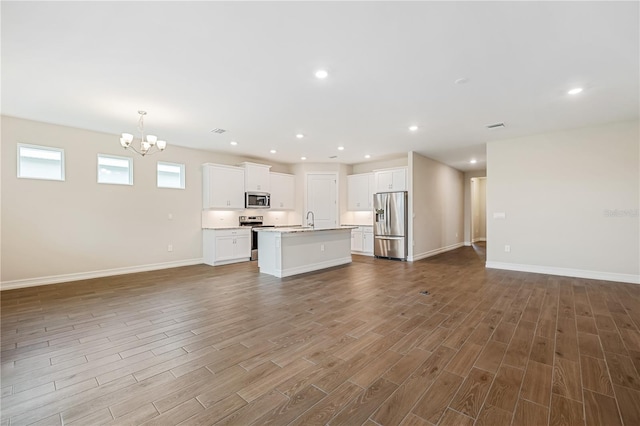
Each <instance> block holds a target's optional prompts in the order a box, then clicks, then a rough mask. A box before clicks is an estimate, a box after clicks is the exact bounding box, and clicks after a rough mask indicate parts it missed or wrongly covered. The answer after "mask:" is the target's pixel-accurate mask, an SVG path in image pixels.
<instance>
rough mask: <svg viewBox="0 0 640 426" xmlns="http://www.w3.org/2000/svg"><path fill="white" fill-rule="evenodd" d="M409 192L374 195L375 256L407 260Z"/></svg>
mask: <svg viewBox="0 0 640 426" xmlns="http://www.w3.org/2000/svg"><path fill="white" fill-rule="evenodd" d="M407 207H408V202H407V192H406V191H402V192H380V193H377V194H374V195H373V212H374V214H375V217H374V219H373V254H374V255H375V256H377V257H388V258H391V259H401V260H407Z"/></svg>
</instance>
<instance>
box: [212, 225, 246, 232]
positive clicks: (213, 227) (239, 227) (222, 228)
mask: <svg viewBox="0 0 640 426" xmlns="http://www.w3.org/2000/svg"><path fill="white" fill-rule="evenodd" d="M202 229H214V230H216V231H219V230H224V229H251V228H249V227H248V226H212V227H209V226H205V227H203V228H202Z"/></svg>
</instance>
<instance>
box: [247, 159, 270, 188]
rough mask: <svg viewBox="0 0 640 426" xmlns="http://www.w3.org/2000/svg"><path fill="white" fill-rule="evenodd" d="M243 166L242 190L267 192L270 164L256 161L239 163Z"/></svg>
mask: <svg viewBox="0 0 640 426" xmlns="http://www.w3.org/2000/svg"><path fill="white" fill-rule="evenodd" d="M240 166H241V167H244V190H245V191H255V192H269V188H270V182H269V175H270V173H269V169H270V168H271V166H267V165H264V164H256V163H241V164H240Z"/></svg>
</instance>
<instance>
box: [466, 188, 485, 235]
mask: <svg viewBox="0 0 640 426" xmlns="http://www.w3.org/2000/svg"><path fill="white" fill-rule="evenodd" d="M486 179H487V177H486V176H476V177H472V178H471V181H470V185H469V189H470V191H469V192H470V194H469V195H470V198H471V200H470V201H471V203H470V207H471V214H470V216H471V217H470V219H471V223H470V225H469V231H470V234H471V235H470V240H471V245H473V244H475V243H477V242H480V241H485V242H486V241H487V193H486ZM480 180H484V181H485V194H484V196H485V199H484V206H485V211H484V220H485V224H484V232H485V236H484V237H479V238H476V237H475V228H474V226H473V222H474V220H473V216H474V213H475V211H476V209H478V204H480V200H479V199H478V192H477V189H478V187H477V186H478V185H480ZM474 186H475V189H476V191H474Z"/></svg>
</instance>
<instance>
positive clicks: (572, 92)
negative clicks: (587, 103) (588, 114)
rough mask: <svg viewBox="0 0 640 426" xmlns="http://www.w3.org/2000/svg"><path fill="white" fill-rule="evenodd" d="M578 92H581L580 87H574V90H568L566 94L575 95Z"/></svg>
mask: <svg viewBox="0 0 640 426" xmlns="http://www.w3.org/2000/svg"><path fill="white" fill-rule="evenodd" d="M580 92H582V87H576V88H574V89H571V90H569V91H568V92H567V93H568V94H570V95H577V94H578V93H580Z"/></svg>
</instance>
